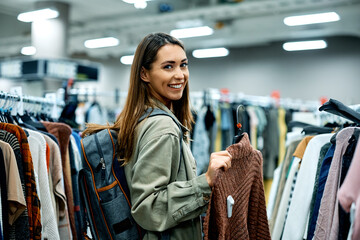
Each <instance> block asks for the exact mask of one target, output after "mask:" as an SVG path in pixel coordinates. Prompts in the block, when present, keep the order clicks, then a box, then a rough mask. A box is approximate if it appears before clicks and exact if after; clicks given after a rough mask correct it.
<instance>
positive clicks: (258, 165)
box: [204, 133, 271, 240]
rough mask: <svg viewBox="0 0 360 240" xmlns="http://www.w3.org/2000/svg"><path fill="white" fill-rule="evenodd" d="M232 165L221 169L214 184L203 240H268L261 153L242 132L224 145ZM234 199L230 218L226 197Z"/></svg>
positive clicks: (268, 232)
mask: <svg viewBox="0 0 360 240" xmlns="http://www.w3.org/2000/svg"><path fill="white" fill-rule="evenodd" d="M227 151H228V152H229V153H230V154H231V156H232V162H231V166H232V167H231V168H230V169H229V170H228V171H226V172H224V171H220V172H219V175H218V179H217V181H216V183H215V185H214V187H213V190H212V194H211V198H210V203H209V207H208V210H207V213H206V217H205V221H204V234H205V240H208V239H211V240H212V239H214V240H221V239H229V240H230V239H231V240H233V239H236V240H238V239H239V240H246V239H251V240H252V239H261V240H266V239H271V237H270V231H269V225H268V220H267V215H266V206H265V196H264V187H263V174H262V155H261V153H260V152H259V151H257V150H255V149H253V148H252V146H251V144H250V141H249V137H248V135H247V134H246V133H244V136H243V138H242V139H241V141H240V142H239V143H237V144H233V145H231V146H230V147H228V148H227ZM229 195H231V196H232V197H233V199H234V201H235V203H234V206H233V210H232V217H231V218H228V217H227V206H226V199H227V197H228V196H229Z"/></svg>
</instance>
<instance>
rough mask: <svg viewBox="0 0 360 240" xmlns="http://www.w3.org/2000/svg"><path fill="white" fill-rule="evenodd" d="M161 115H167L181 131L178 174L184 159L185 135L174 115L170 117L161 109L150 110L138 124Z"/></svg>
mask: <svg viewBox="0 0 360 240" xmlns="http://www.w3.org/2000/svg"><path fill="white" fill-rule="evenodd" d="M159 115H165V116H168V117H170V118H171V119H172V120H173V121H174V122H175V123H176V125H177V126H178V128H179V129H180V138H179V144H180V161H179V168H178V173H179V172H180V165H181V159H182V150H183V149H182V142H181V141H182V139H183V137H184V133H183V131H182V127H181V125H180V124H179V122H178V120H177V119H175V118H174V117H173V116H172V115H170V114H169V113H167V112H166V111H164V110H162V109H159V108H148V109H147V110H146V112H145V113H144V114H143V115H142V116H141V117H140V119H139V121H138V122H141V121H142V120H144V119H145V118H147V117H153V116H159Z"/></svg>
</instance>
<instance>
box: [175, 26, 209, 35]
mask: <svg viewBox="0 0 360 240" xmlns="http://www.w3.org/2000/svg"><path fill="white" fill-rule="evenodd" d="M213 33H214V30H213V29H212V28H210V27H208V26H203V27H193V28H183V29H175V30H172V31H171V32H170V35H172V36H174V37H176V38H190V37H201V36H208V35H211V34H213Z"/></svg>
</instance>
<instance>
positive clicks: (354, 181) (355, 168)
mask: <svg viewBox="0 0 360 240" xmlns="http://www.w3.org/2000/svg"><path fill="white" fill-rule="evenodd" d="M359 172H360V141H358V144H357V146H356V150H355V154H354V157H353V160H352V162H351V165H350V168H349V171H348V173H347V175H346V178H345V180H344V183H343V184H342V185H341V188H340V190H339V192H338V199H339V202H340V204H341V206H342V207H343V209H344V210H345V211H347V212H349V211H350V207H351V204H352V203H353V202H355V206H356V211H355V220H354V227H353V234H352V237H351V239H352V240H355V239H360V187H359V186H360V174H359Z"/></svg>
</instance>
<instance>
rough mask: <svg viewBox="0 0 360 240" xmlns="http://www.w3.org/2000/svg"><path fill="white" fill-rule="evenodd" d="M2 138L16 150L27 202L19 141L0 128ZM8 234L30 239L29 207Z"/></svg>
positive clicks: (12, 236) (16, 237) (13, 236)
mask: <svg viewBox="0 0 360 240" xmlns="http://www.w3.org/2000/svg"><path fill="white" fill-rule="evenodd" d="M0 139H1V140H3V141H4V142H7V143H8V144H9V145H10V146H11V148H12V150H13V151H14V154H15V159H16V163H17V166H18V173H19V176H20V181H21V186H22V191H23V195H24V197H25V201H26V202H27V199H26V189H25V173H24V167H23V165H24V163H23V161H22V157H21V152H20V144H19V141H18V139H17V138H16V136H15V135H14V134H11V133H9V132H7V131H4V130H0ZM6 234H8V235H9V238H10V239H30V228H29V217H28V210H27V207H26V208H25V210H24V212H22V214H21V215H20V216H19V217H18V218H17V220H16V221H15V223H14V224H13V225H11V226H10V229H9V231H8V232H7V233H6Z"/></svg>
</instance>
